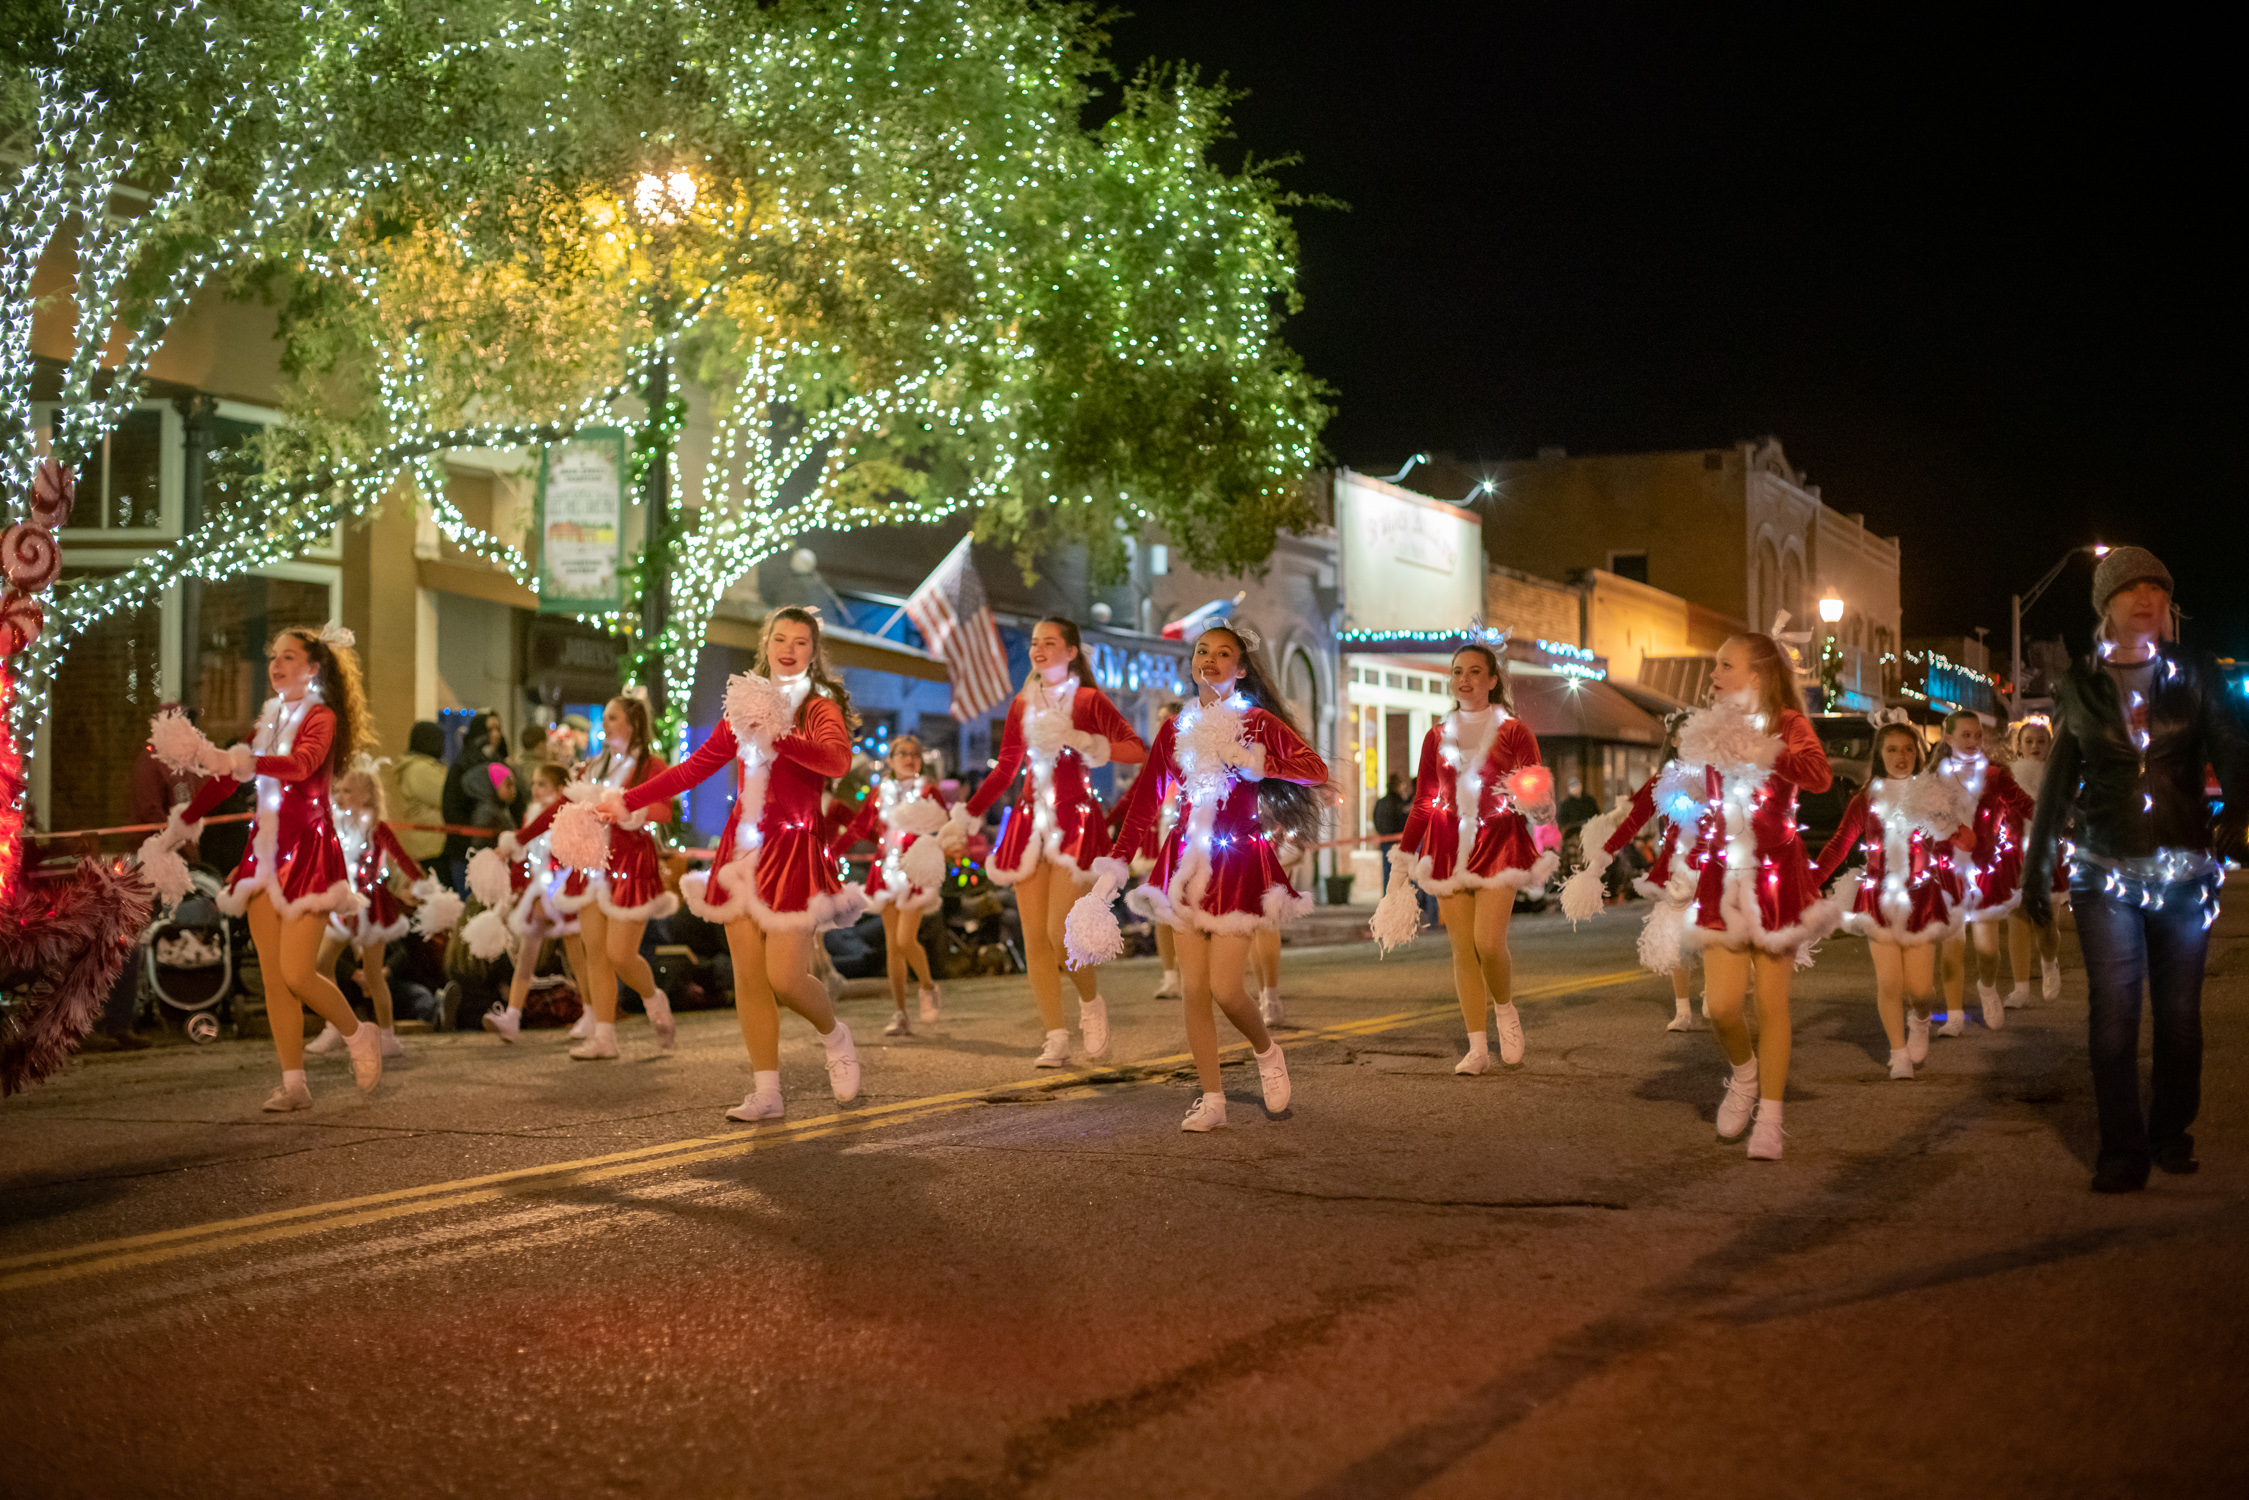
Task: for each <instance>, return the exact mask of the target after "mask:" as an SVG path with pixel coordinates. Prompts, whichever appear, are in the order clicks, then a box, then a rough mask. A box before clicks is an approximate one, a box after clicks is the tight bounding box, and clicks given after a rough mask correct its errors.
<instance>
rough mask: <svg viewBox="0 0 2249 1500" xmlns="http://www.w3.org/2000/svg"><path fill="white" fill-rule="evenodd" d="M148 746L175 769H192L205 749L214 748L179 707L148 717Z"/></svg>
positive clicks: (161, 759)
mask: <svg viewBox="0 0 2249 1500" xmlns="http://www.w3.org/2000/svg"><path fill="white" fill-rule="evenodd" d="M148 747H149V749H151V750H153V751H155V752H156V758H157V759H158V760H160V761H162V762H164V764H165V765H167V766H169V767H171V768H172V769H173V770H174V771H192V770H194V769H195V763H196V761H197V760H198V759H200V758H201V756H202V754H203V752H204V751H206V750H212V749H216V748H217V747H216V746H214V745H213V744H212V743H211V742H210V740H209V739H207V738H206V737H205V736H204V733H203V731H202V730H200V729H198V728H196V727H195V726H194V725H193V724H190V723H189V722H188V720H187V715H186V714H183V713H181V712H180V711H179V710H178V709H172V710H170V711H169V712H166V713H160V714H158V715H157V716H156V717H155V718H153V719H150V720H149V721H148Z"/></svg>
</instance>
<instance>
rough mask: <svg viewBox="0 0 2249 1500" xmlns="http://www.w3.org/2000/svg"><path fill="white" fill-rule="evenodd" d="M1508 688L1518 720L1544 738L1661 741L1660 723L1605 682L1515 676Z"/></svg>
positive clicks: (1626, 742)
mask: <svg viewBox="0 0 2249 1500" xmlns="http://www.w3.org/2000/svg"><path fill="white" fill-rule="evenodd" d="M1508 686H1509V687H1510V688H1511V689H1512V690H1513V691H1514V695H1515V716H1516V717H1517V718H1519V719H1521V720H1522V721H1523V722H1524V723H1525V724H1528V725H1529V726H1530V730H1531V733H1532V734H1535V735H1537V736H1538V737H1539V738H1540V739H1542V740H1543V739H1581V740H1604V741H1607V742H1609V743H1611V744H1624V745H1660V744H1662V743H1663V723H1662V721H1661V720H1659V719H1657V718H1656V717H1655V716H1654V715H1653V714H1650V713H1648V712H1647V711H1646V710H1644V709H1642V708H1640V707H1639V706H1638V705H1637V704H1635V703H1633V701H1632V700H1631V699H1629V698H1627V697H1625V696H1624V694H1622V693H1620V692H1618V691H1617V690H1616V689H1615V688H1613V687H1610V686H1609V685H1608V684H1607V683H1605V682H1587V681H1585V680H1584V679H1583V678H1579V677H1547V676H1543V675H1536V674H1533V673H1530V672H1516V673H1513V674H1512V675H1510V676H1509V678H1508Z"/></svg>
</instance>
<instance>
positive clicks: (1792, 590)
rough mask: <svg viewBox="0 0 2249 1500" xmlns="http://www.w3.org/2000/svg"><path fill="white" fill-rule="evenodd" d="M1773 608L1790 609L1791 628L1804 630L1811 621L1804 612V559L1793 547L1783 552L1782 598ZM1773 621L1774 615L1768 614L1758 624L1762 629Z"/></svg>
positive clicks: (1781, 561) (1781, 569)
mask: <svg viewBox="0 0 2249 1500" xmlns="http://www.w3.org/2000/svg"><path fill="white" fill-rule="evenodd" d="M1773 609H1774V610H1775V611H1776V612H1777V611H1779V610H1784V609H1785V610H1787V611H1788V615H1789V620H1788V628H1789V629H1791V630H1802V629H1803V628H1804V627H1805V626H1806V625H1807V624H1809V623H1810V621H1809V620H1808V619H1807V618H1806V616H1805V613H1804V559H1803V557H1802V556H1801V555H1800V554H1799V553H1798V552H1797V551H1796V550H1795V549H1794V548H1793V547H1792V548H1790V549H1789V550H1788V551H1786V552H1784V553H1782V554H1781V560H1780V599H1779V600H1778V602H1776V603H1775V604H1774V605H1773ZM1772 622H1773V620H1772V616H1771V615H1767V616H1766V617H1765V618H1764V619H1762V620H1760V621H1758V622H1757V625H1758V627H1759V628H1760V629H1762V628H1764V627H1765V626H1767V625H1770V624H1772Z"/></svg>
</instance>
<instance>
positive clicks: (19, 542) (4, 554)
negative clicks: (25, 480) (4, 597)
mask: <svg viewBox="0 0 2249 1500" xmlns="http://www.w3.org/2000/svg"><path fill="white" fill-rule="evenodd" d="M61 572H62V548H60V547H58V546H56V545H55V534H54V533H53V532H51V531H49V530H48V529H47V528H46V527H44V526H41V525H39V524H38V523H37V522H35V521H18V522H16V524H15V525H13V526H10V527H9V528H8V529H7V530H6V531H0V573H5V574H7V576H8V582H9V583H11V584H13V585H14V586H15V587H16V588H17V589H19V590H21V591H22V592H24V593H26V594H37V593H43V592H45V591H46V589H47V587H48V585H50V584H52V583H53V582H54V581H55V579H56V577H57V576H59V575H60V574H61Z"/></svg>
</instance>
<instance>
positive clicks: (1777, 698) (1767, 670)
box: [1719, 630, 1804, 730]
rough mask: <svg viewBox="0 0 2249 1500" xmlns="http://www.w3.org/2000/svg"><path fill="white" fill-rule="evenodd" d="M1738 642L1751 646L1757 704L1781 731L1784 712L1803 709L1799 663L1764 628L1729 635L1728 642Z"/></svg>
mask: <svg viewBox="0 0 2249 1500" xmlns="http://www.w3.org/2000/svg"><path fill="white" fill-rule="evenodd" d="M1735 641H1740V642H1741V643H1742V644H1743V645H1745V646H1747V647H1748V648H1749V669H1750V671H1752V672H1754V673H1756V674H1757V707H1758V709H1759V711H1760V712H1762V713H1763V714H1764V715H1765V717H1766V718H1768V719H1771V720H1772V721H1773V723H1772V727H1773V728H1774V729H1775V730H1778V729H1779V728H1780V718H1781V715H1782V714H1784V713H1789V712H1792V711H1793V712H1795V713H1799V714H1801V713H1802V712H1803V711H1804V695H1803V694H1802V693H1800V692H1798V691H1797V689H1796V664H1795V663H1794V662H1793V661H1791V660H1789V657H1788V653H1787V652H1786V651H1783V650H1781V648H1780V642H1778V641H1776V640H1774V639H1773V638H1772V637H1771V636H1769V635H1766V634H1764V633H1763V632H1762V631H1756V630H1752V631H1750V632H1749V633H1747V634H1746V635H1736V636H1729V637H1728V638H1727V640H1726V645H1727V646H1730V645H1732V644H1733V643H1734V642H1735ZM1719 649H1720V650H1724V649H1725V647H1724V646H1721V647H1720V648H1719Z"/></svg>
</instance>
